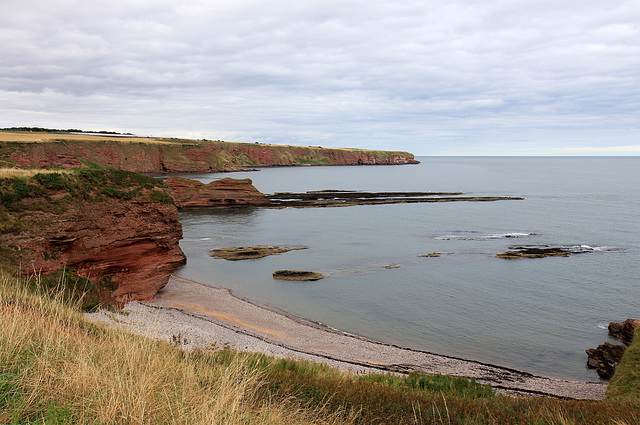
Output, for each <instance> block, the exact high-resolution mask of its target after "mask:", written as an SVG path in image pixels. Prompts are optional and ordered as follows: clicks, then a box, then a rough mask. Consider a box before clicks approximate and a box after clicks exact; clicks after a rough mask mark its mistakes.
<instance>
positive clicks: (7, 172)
mask: <svg viewBox="0 0 640 425" xmlns="http://www.w3.org/2000/svg"><path fill="white" fill-rule="evenodd" d="M70 172H71V170H45V169H37V168H28V169H25V168H0V179H3V178H11V177H31V176H34V175H36V174H38V173H40V174H52V173H58V174H59V173H70Z"/></svg>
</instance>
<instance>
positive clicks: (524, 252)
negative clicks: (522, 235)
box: [496, 245, 593, 260]
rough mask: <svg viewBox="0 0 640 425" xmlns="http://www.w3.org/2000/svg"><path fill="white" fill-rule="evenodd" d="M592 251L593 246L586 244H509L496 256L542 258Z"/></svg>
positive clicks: (508, 258) (505, 257) (510, 258)
mask: <svg viewBox="0 0 640 425" xmlns="http://www.w3.org/2000/svg"><path fill="white" fill-rule="evenodd" d="M586 252H593V248H590V247H587V246H582V245H579V246H547V245H540V246H534V245H527V246H510V247H509V251H505V252H501V253H500V254H496V257H498V258H504V259H507V260H512V259H518V258H544V257H568V256H569V255H573V254H584V253H586Z"/></svg>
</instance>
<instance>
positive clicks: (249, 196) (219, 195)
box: [167, 177, 269, 208]
mask: <svg viewBox="0 0 640 425" xmlns="http://www.w3.org/2000/svg"><path fill="white" fill-rule="evenodd" d="M167 184H168V185H169V188H170V189H171V193H172V196H173V199H174V201H175V204H176V206H177V207H178V208H189V207H219V206H233V205H268V204H269V199H268V198H267V197H266V196H265V195H264V194H263V193H261V192H260V191H259V190H258V189H256V188H255V187H254V186H253V184H252V181H251V179H241V180H239V179H230V178H225V179H221V180H215V181H212V182H211V183H208V184H204V183H202V182H199V181H196V180H189V179H185V178H182V177H172V178H170V179H169V180H167Z"/></svg>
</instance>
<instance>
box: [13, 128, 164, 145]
mask: <svg viewBox="0 0 640 425" xmlns="http://www.w3.org/2000/svg"><path fill="white" fill-rule="evenodd" d="M61 139H64V140H89V141H105V140H117V141H118V142H135V143H154V144H155V143H161V144H164V143H170V142H168V141H166V140H163V139H158V138H152V137H131V136H95V135H90V134H68V133H36V132H12V131H0V142H22V143H45V142H53V141H56V140H61Z"/></svg>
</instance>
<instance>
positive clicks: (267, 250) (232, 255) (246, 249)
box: [211, 246, 307, 261]
mask: <svg viewBox="0 0 640 425" xmlns="http://www.w3.org/2000/svg"><path fill="white" fill-rule="evenodd" d="M300 249H307V247H304V246H299V247H291V248H285V247H278V246H240V247H233V248H217V249H214V250H212V251H211V256H212V257H213V258H222V259H225V260H229V261H238V260H251V259H255V258H263V257H267V256H269V255H279V254H283V253H285V252H289V251H297V250H300Z"/></svg>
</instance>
